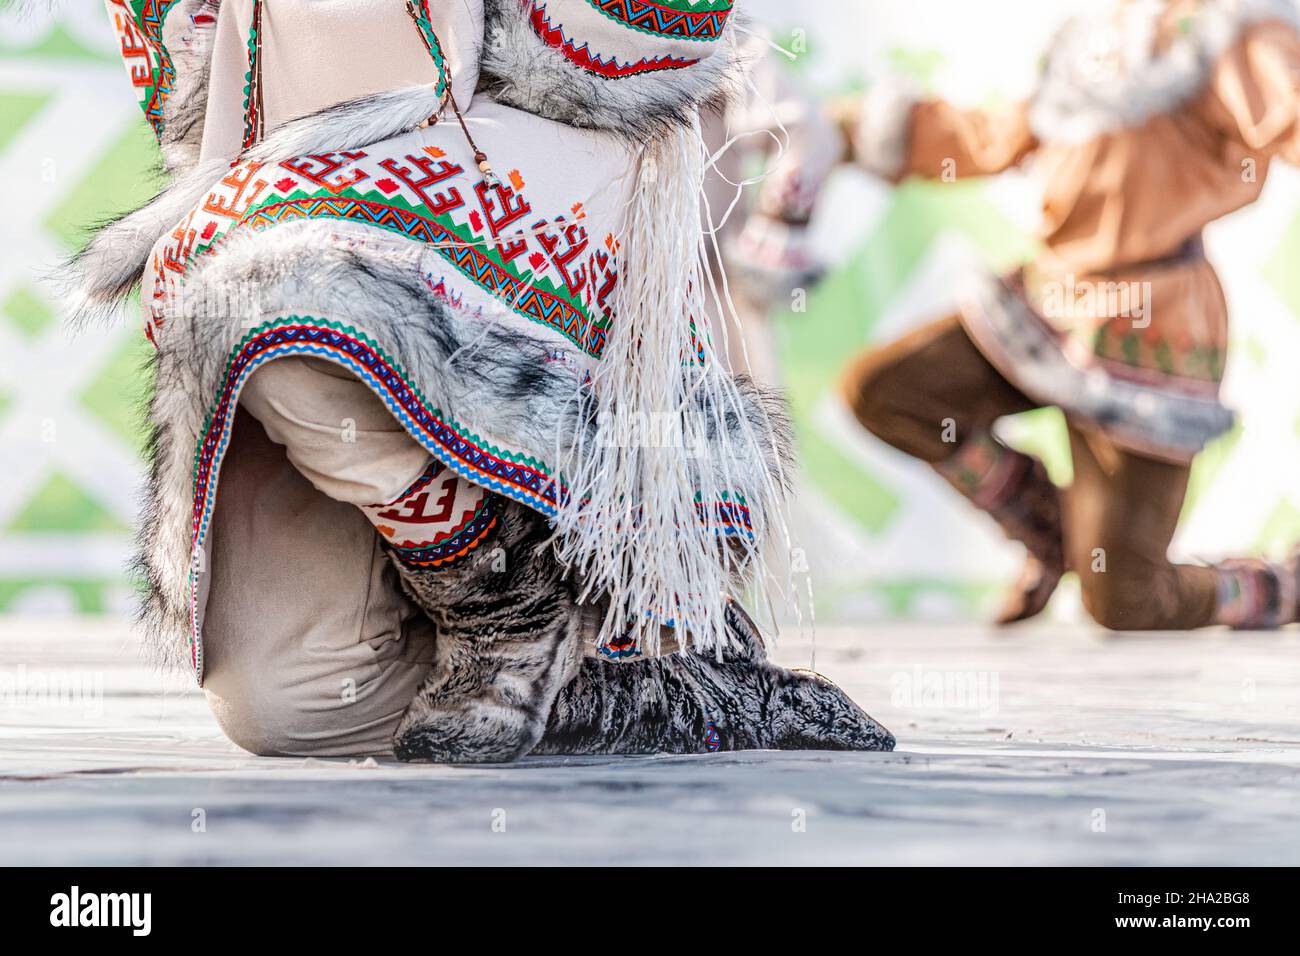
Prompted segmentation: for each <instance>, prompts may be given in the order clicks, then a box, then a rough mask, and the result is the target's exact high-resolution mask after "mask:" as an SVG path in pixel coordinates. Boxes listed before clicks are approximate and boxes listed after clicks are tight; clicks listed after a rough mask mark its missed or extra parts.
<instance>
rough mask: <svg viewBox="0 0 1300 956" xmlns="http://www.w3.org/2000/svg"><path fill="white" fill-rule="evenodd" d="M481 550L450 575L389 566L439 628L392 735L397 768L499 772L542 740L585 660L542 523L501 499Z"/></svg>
mask: <svg viewBox="0 0 1300 956" xmlns="http://www.w3.org/2000/svg"><path fill="white" fill-rule="evenodd" d="M496 508H497V526H496V528H495V529H494V530H493V532H492V533H491V535H490V537H489V538H488V539H487V540H486V541H485V542H484V545H482V546H480V547H479V548H477V549H475V550H474V551H473V552H471V553H470V554H468V555H466V556H464V557H462V558H461V559H460V560H459V561H456V562H453V563H452V564H451V565H449V566H444V567H436V568H411V567H407V566H405V565H403V564H402V563H401V561H399V560H396V559H394V560H393V565H394V566H395V567H396V568H397V571H398V574H399V576H400V578H401V581H402V586H403V587H404V588H405V590H406V592H407V594H409V595H410V597H411V599H412V600H413V601H414V602H415V603H416V605H417V606H419V607H420V608H422V609H423V610H424V612H425V613H426V614H427V615H428V616H429V618H430V619H431V620H432V621H433V622H434V624H435V625H436V626H437V632H438V633H437V646H436V650H435V656H434V660H433V665H432V667H431V669H430V671H429V676H428V677H427V678H425V681H424V683H423V685H421V687H420V689H419V691H418V692H417V693H416V695H415V699H414V700H412V701H411V703H410V705H409V706H408V707H407V709H406V713H405V714H404V715H403V717H402V720H401V723H399V724H398V727H397V730H396V732H395V733H394V735H393V752H394V753H395V754H396V755H397V756H398V758H399V759H402V760H432V761H435V762H438V763H489V762H492V763H495V762H501V761H506V760H513V759H515V758H516V757H521V756H523V755H524V754H526V753H528V752H529V751H530V750H532V749H533V747H534V746H536V745H537V743H538V741H540V740H541V738H542V734H543V732H544V731H545V730H546V722H547V719H548V717H549V716H550V712H551V705H552V703H553V702H554V700H555V696H556V694H557V693H559V690H560V687H561V686H562V685H563V684H564V683H565V682H566V681H567V680H568V679H569V677H570V676H571V675H572V674H573V672H574V671H575V669H576V668H577V665H578V661H579V657H580V654H581V628H580V626H579V624H580V618H581V613H580V609H579V607H578V605H577V603H576V601H575V600H574V593H573V588H572V587H571V586H570V585H569V584H568V583H566V582H565V580H564V574H563V571H562V569H561V568H560V566H559V563H558V562H557V561H556V560H555V556H554V553H553V551H552V549H551V548H550V546H549V544H548V542H549V540H550V537H551V532H550V528H549V527H548V526H547V524H546V521H545V520H544V519H543V518H542V517H541V516H540V515H538V514H536V513H535V512H532V511H530V510H528V509H527V508H525V507H524V506H523V505H518V504H515V503H513V502H510V501H507V500H505V499H501V498H499V499H497V502H496Z"/></svg>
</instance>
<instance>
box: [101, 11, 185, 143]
mask: <svg viewBox="0 0 1300 956" xmlns="http://www.w3.org/2000/svg"><path fill="white" fill-rule="evenodd" d="M179 2H180V0H105V3H106V6H107V8H108V15H109V18H110V19H111V20H112V22H113V29H114V30H115V31H116V32H117V36H118V42H119V45H120V50H121V54H122V60H123V62H124V63H125V64H126V70H127V74H128V75H129V76H130V78H131V85H132V86H133V87H135V91H136V98H137V99H138V100H139V102H140V108H141V109H142V110H143V111H144V117H145V119H146V120H147V121H148V123H149V125H150V126H151V127H152V128H153V132H154V136H156V137H157V138H158V139H159V140H161V139H162V134H163V126H164V122H165V121H164V118H163V108H164V106H165V105H166V103H167V98H168V97H169V96H170V95H171V92H172V90H173V89H174V88H175V85H176V68H175V66H173V64H172V59H171V55H170V54H169V53H168V52H167V47H166V46H165V45H164V44H163V29H162V28H163V21H164V20H166V18H167V14H168V13H169V12H170V11H171V8H172V7H174V6H175V5H176V4H177V3H179Z"/></svg>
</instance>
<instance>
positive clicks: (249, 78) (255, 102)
mask: <svg viewBox="0 0 1300 956" xmlns="http://www.w3.org/2000/svg"><path fill="white" fill-rule="evenodd" d="M261 34H262V0H254V2H253V18H252V20H251V22H250V23H249V27H248V72H247V73H245V74H244V139H243V148H244V149H248V148H250V147H251V146H253V145H254V144H255V143H256V142H257V139H258V131H259V130H260V129H261V122H262V116H261V113H260V108H261V102H262V97H261V92H262V91H261V86H262V74H261V70H260V69H259V68H258V67H259V65H260V59H261V55H262V43H261Z"/></svg>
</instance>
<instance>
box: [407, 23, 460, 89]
mask: <svg viewBox="0 0 1300 956" xmlns="http://www.w3.org/2000/svg"><path fill="white" fill-rule="evenodd" d="M406 12H407V13H409V14H410V15H411V19H412V20H414V21H415V25H416V26H417V27H418V28H419V30H420V38H421V39H422V40H424V47H425V49H427V50H428V51H429V56H430V58H431V59H432V60H433V65H434V68H435V69H436V70H437V71H438V84H437V86H435V87H434V90H433V91H434V93H435V94H437V95H438V97H440V98H441V97H443V96H446V95H447V89H448V87H450V86H451V68H450V67H449V66H448V65H447V56H446V54H445V53H443V52H442V41H441V40H439V39H438V34H437V33H435V32H434V30H433V19H432V15H431V14H430V13H429V0H406Z"/></svg>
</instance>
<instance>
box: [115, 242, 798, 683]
mask: <svg viewBox="0 0 1300 956" xmlns="http://www.w3.org/2000/svg"><path fill="white" fill-rule="evenodd" d="M231 287H239V288H246V289H253V290H255V292H256V301H255V302H254V303H253V307H254V311H255V314H258V315H260V316H266V317H267V319H266V320H265V321H263V322H261V323H260V324H259V325H257V326H256V327H254V328H251V329H250V328H249V325H248V323H247V322H246V321H243V320H241V319H239V318H236V317H233V316H230V315H229V314H226V312H224V311H222V310H221V309H220V307H219V303H221V302H222V301H223V299H222V296H221V295H220V294H219V293H220V291H221V290H223V289H228V288H231ZM183 298H184V301H185V302H187V303H196V304H197V308H196V309H184V308H178V309H174V310H172V311H171V312H170V313H169V322H168V324H167V326H166V328H165V329H164V331H163V334H162V336H161V337H160V339H161V340H160V342H159V346H160V351H159V353H158V357H157V360H156V383H155V396H154V400H153V407H152V418H153V425H154V434H153V442H152V446H153V449H154V461H153V470H152V477H151V481H150V487H149V494H148V500H147V503H146V508H145V511H144V516H145V517H144V522H143V524H142V527H141V530H140V557H139V561H138V567H139V569H140V572H141V574H142V576H143V578H144V582H145V584H146V587H147V597H146V601H145V606H144V610H143V613H142V615H141V617H142V621H143V623H144V625H145V628H146V630H147V632H148V634H149V636H150V644H151V646H152V648H153V651H154V656H155V658H156V659H158V660H159V661H163V662H166V663H169V664H172V665H181V666H186V665H188V666H192V667H193V668H194V669H195V672H196V673H197V674H198V675H199V678H200V680H201V679H202V669H203V652H202V639H201V632H202V617H203V615H202V608H203V603H204V600H205V594H204V589H205V586H206V581H205V580H204V572H205V569H206V566H207V561H206V548H207V545H208V542H207V538H206V535H207V530H208V528H209V527H210V526H211V523H212V513H213V508H214V507H215V502H216V485H217V477H218V474H219V471H220V465H221V459H222V456H223V455H224V453H225V451H226V449H227V448H228V447H229V446H230V443H231V436H232V429H233V423H234V414H233V413H234V408H235V406H236V404H237V402H238V395H239V389H240V388H241V387H242V385H243V383H244V382H245V381H246V380H247V377H248V376H249V375H251V374H252V373H253V371H254V370H255V369H256V368H257V367H259V366H260V365H261V364H263V363H264V362H266V361H272V360H274V359H277V358H281V357H285V356H289V355H310V356H313V357H316V358H324V359H327V360H329V361H333V362H335V363H337V364H339V365H341V366H343V367H345V368H348V369H349V370H350V371H352V372H353V374H355V375H357V376H358V378H360V379H361V380H362V381H363V382H365V383H366V384H367V385H369V386H370V387H371V388H372V389H373V390H374V391H375V393H376V394H377V395H378V396H379V397H380V398H381V399H382V400H383V401H384V403H385V405H386V406H387V407H388V408H389V410H390V411H391V412H392V413H393V415H394V417H395V418H397V419H398V421H399V422H401V423H402V425H403V426H404V427H405V428H406V430H407V431H408V433H409V434H410V435H411V436H412V437H413V438H414V439H416V440H417V441H419V442H420V443H421V444H422V445H424V446H425V447H426V448H427V449H428V450H429V451H430V453H431V454H433V455H434V456H435V457H437V458H438V459H439V460H441V461H443V462H444V463H445V464H447V465H448V466H449V467H451V468H453V469H454V470H455V471H456V472H457V473H458V474H460V475H462V476H463V477H465V478H467V479H468V480H470V481H474V482H476V483H478V484H481V485H483V486H485V487H488V488H491V489H492V490H494V491H496V492H498V493H500V494H503V495H505V496H507V497H509V498H511V499H513V500H515V501H518V502H520V503H522V504H525V505H528V506H529V507H531V508H533V509H534V510H537V511H539V512H541V513H543V514H547V515H551V514H554V512H555V503H556V501H557V500H558V498H559V497H562V496H563V495H564V494H565V491H564V484H563V482H564V479H563V476H562V475H557V474H556V472H555V470H554V469H553V468H552V467H551V466H550V465H549V464H548V462H551V461H556V460H561V461H562V460H564V457H565V455H566V453H569V452H571V451H572V449H573V448H575V447H577V448H583V447H585V448H592V447H593V446H594V441H593V436H594V435H595V429H596V422H595V420H594V417H593V414H592V411H593V406H592V404H591V401H590V396H589V395H588V394H587V393H586V392H585V391H584V389H583V387H582V383H581V382H580V381H579V379H578V377H577V376H576V375H575V373H574V371H573V369H571V368H570V367H568V366H567V365H565V364H564V363H557V362H554V361H550V360H549V358H550V356H551V354H552V352H553V349H554V342H553V341H552V340H550V339H548V338H546V337H544V335H543V334H541V333H535V332H532V331H531V330H527V329H523V328H513V327H505V326H502V325H498V324H495V323H492V322H485V321H484V318H483V316H481V315H480V314H478V313H477V312H476V311H474V310H469V309H456V308H454V307H452V306H451V305H450V304H449V303H447V302H445V301H443V300H440V299H437V298H434V297H432V296H430V295H429V292H428V288H427V286H426V285H425V284H424V281H423V280H422V278H421V273H420V269H419V255H418V252H416V251H414V250H412V249H410V248H409V246H407V245H406V244H404V243H393V244H385V243H375V244H373V245H369V244H367V245H365V246H361V245H352V244H348V243H347V242H346V240H340V239H339V238H338V237H337V236H336V235H335V234H334V230H332V229H331V228H330V227H324V228H322V227H321V226H319V225H315V224H311V223H302V224H297V225H288V226H282V227H280V228H278V229H276V230H274V231H272V232H269V233H262V234H254V235H250V236H247V237H244V238H243V239H241V240H239V241H234V242H231V243H230V244H229V245H228V246H226V248H225V249H224V251H223V253H222V255H220V256H217V257H215V258H213V259H212V260H211V261H210V262H209V263H207V264H206V265H205V266H204V267H203V268H201V269H199V270H197V271H196V272H195V273H194V274H193V275H192V276H191V277H190V279H189V281H188V283H187V285H186V290H185V295H184V297H183ZM207 303H218V306H217V307H214V309H213V310H208V309H207V305H206V304H207ZM736 384H737V386H738V390H739V393H740V395H741V399H742V403H743V414H742V415H741V416H734V417H733V416H727V417H724V418H723V419H721V420H722V421H723V422H724V423H725V431H724V432H722V433H708V434H707V435H705V436H704V438H705V440H706V441H707V442H709V444H710V445H717V446H719V448H725V449H726V450H727V454H726V455H724V454H723V453H722V452H721V451H716V450H715V451H714V452H713V453H709V454H705V455H702V456H701V457H700V458H699V459H698V460H699V462H702V463H707V464H708V465H709V466H710V467H713V466H714V463H716V462H719V461H726V462H727V468H726V472H725V474H723V473H721V472H719V473H718V474H715V475H714V476H713V483H714V484H715V485H716V484H717V483H718V482H720V481H722V480H725V479H726V478H731V479H733V480H734V479H735V478H736V477H737V476H740V477H742V478H743V479H745V480H746V481H747V482H748V483H749V484H751V485H752V486H753V487H739V488H734V489H733V496H732V498H731V499H730V500H729V502H725V503H724V502H719V503H715V504H713V505H712V506H704V505H701V508H700V515H701V519H702V520H703V521H704V522H705V523H707V524H709V525H711V526H715V527H717V528H719V530H722V531H724V532H727V533H730V532H739V533H741V534H747V533H748V529H749V527H750V526H751V525H752V526H753V527H762V526H763V523H764V520H765V516H760V515H753V514H751V512H750V509H751V508H752V507H753V506H752V504H751V502H755V501H761V500H762V495H761V494H759V493H758V492H757V487H758V485H759V483H760V482H761V481H763V480H770V481H779V480H781V479H783V478H784V477H786V476H788V475H790V474H791V473H792V467H793V462H792V457H793V455H792V439H791V427H790V423H789V420H788V417H787V415H786V412H785V410H784V406H783V403H782V402H781V400H780V399H779V398H777V397H776V396H775V395H773V394H771V393H769V392H767V391H765V390H763V389H761V388H760V387H758V386H756V385H754V384H753V383H752V382H750V381H748V380H745V379H741V380H738V381H737V383H736ZM701 401H702V402H703V401H706V400H705V399H701ZM700 416H701V418H703V419H705V420H710V421H712V420H718V419H717V416H716V413H715V410H713V409H710V408H706V407H703V406H702V407H701V411H700ZM742 419H743V420H742ZM745 428H751V429H754V430H756V431H759V432H760V433H761V434H763V435H766V436H769V438H770V441H769V442H767V443H766V444H765V445H763V446H762V447H763V448H764V449H765V450H766V451H768V452H769V453H770V454H771V456H772V457H771V458H769V459H766V460H761V461H758V460H743V461H741V460H736V458H735V454H736V450H737V449H738V448H742V447H750V446H749V445H748V444H746V443H744V442H742V441H740V440H739V439H740V434H741V432H742V430H743V429H745ZM728 456H730V457H728ZM196 463H197V466H198V467H197V471H196Z"/></svg>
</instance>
